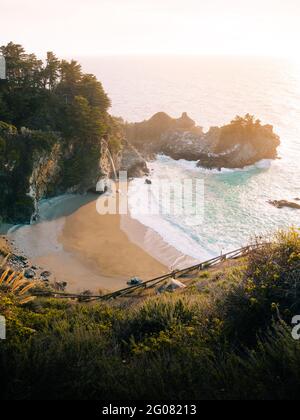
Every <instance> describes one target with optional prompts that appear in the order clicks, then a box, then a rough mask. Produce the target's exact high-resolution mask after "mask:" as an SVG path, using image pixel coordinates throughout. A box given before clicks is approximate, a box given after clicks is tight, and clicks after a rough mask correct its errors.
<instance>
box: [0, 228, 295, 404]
mask: <svg viewBox="0 0 300 420" xmlns="http://www.w3.org/2000/svg"><path fill="white" fill-rule="evenodd" d="M299 268H300V232H299V230H296V229H291V230H290V231H288V232H279V233H278V234H277V235H276V237H275V238H272V243H270V244H267V245H265V246H264V247H263V248H261V249H258V250H256V251H253V253H251V255H250V256H249V257H247V258H243V259H241V260H238V261H236V262H235V263H234V264H229V265H224V266H220V267H219V268H218V269H216V268H215V269H214V270H212V271H207V272H203V273H202V274H201V275H199V277H197V278H195V279H193V280H192V281H189V287H188V288H186V289H184V291H181V292H177V293H174V294H165V295H163V296H152V297H151V296H150V297H145V298H142V297H140V298H139V299H134V298H132V299H130V300H117V301H113V302H111V303H106V304H83V303H74V302H73V303H70V302H68V301H66V300H56V299H46V298H43V299H41V298H39V299H36V300H34V301H33V302H30V303H28V304H25V305H21V303H20V302H19V301H18V297H17V296H16V295H15V293H14V292H13V291H12V290H10V289H9V288H5V287H3V285H2V286H0V290H1V292H0V313H1V314H4V315H5V316H6V318H7V327H8V339H7V340H6V341H1V342H0V370H1V376H0V387H1V397H2V398H4V399H107V398H110V399H147V400H150V399H155V398H156V399H160V400H161V399H169V398H171V399H174V400H175V399H188V400H191V399H198V400H201V399H221V400H223V399H298V398H299V395H300V342H299V341H297V340H294V339H293V338H292V334H291V332H292V326H291V320H292V318H293V317H294V316H295V315H297V314H300V297H299V284H298V281H299Z"/></svg>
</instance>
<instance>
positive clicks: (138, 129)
mask: <svg viewBox="0 0 300 420" xmlns="http://www.w3.org/2000/svg"><path fill="white" fill-rule="evenodd" d="M125 131H126V135H127V139H128V140H129V141H130V142H131V143H132V144H133V145H134V146H135V147H136V148H137V149H138V150H139V151H140V152H141V153H142V154H143V155H144V156H146V157H147V158H151V157H153V156H155V155H157V154H165V155H168V156H170V157H171V158H173V159H176V160H179V159H185V160H189V161H197V162H198V166H203V167H205V168H209V169H213V168H218V169H221V168H243V167H245V166H247V165H252V164H254V163H256V162H258V161H260V160H263V159H275V158H276V157H277V147H278V146H279V144H280V140H279V137H278V136H277V135H276V134H275V133H274V131H273V127H272V126H271V125H262V124H261V123H260V121H258V120H255V119H254V117H252V116H250V115H246V116H245V117H244V118H241V117H236V119H235V120H233V121H232V122H231V123H230V124H228V125H225V126H223V127H212V128H210V130H209V131H208V132H207V133H204V132H203V129H202V128H201V127H197V126H196V123H195V122H194V121H193V120H192V119H191V118H189V117H188V115H187V114H186V113H184V114H182V116H181V118H178V119H173V118H171V117H169V116H168V115H167V114H164V113H158V114H155V115H154V116H153V117H152V118H151V119H150V120H148V121H144V122H141V123H135V124H127V125H126V127H125Z"/></svg>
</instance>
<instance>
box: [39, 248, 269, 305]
mask: <svg viewBox="0 0 300 420" xmlns="http://www.w3.org/2000/svg"><path fill="white" fill-rule="evenodd" d="M265 245H266V244H256V245H249V246H246V247H243V248H239V249H236V250H234V251H231V252H228V253H227V254H224V255H219V256H218V257H215V258H212V259H210V260H207V261H204V262H201V263H199V264H196V265H193V266H191V267H187V268H185V269H182V270H174V271H172V272H171V273H167V274H165V275H163V276H160V277H156V278H154V279H151V280H147V281H144V282H142V283H140V284H138V285H133V286H128V287H125V288H124V289H120V290H117V291H115V292H111V293H107V294H105V295H85V294H72V293H63V292H55V291H53V292H52V291H49V292H44V291H42V292H39V291H37V292H34V293H33V294H34V295H35V296H48V297H55V298H65V299H80V300H82V301H89V302H90V301H93V300H104V301H107V300H111V299H116V298H118V297H124V296H128V295H130V294H131V293H133V292H135V291H136V290H139V289H143V288H144V289H146V288H147V289H150V288H153V287H155V286H157V285H158V284H160V283H162V282H164V281H166V280H168V279H171V278H173V279H178V278H183V277H185V276H187V275H189V274H191V273H193V272H194V273H195V274H196V273H197V272H201V271H203V270H207V269H208V268H211V267H213V266H216V265H218V264H221V263H223V262H224V261H227V260H233V259H237V258H241V257H244V256H247V255H248V254H249V253H250V252H251V251H254V250H256V249H259V248H261V247H263V246H265Z"/></svg>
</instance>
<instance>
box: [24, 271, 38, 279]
mask: <svg viewBox="0 0 300 420" xmlns="http://www.w3.org/2000/svg"><path fill="white" fill-rule="evenodd" d="M24 276H25V277H26V278H27V279H33V278H34V277H35V272H34V271H33V270H31V269H29V270H26V271H25V273H24Z"/></svg>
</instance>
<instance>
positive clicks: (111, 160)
mask: <svg viewBox="0 0 300 420" xmlns="http://www.w3.org/2000/svg"><path fill="white" fill-rule="evenodd" d="M107 153H108V157H109V159H110V163H111V166H112V169H113V171H114V176H115V181H117V179H118V175H117V171H116V166H115V162H114V160H113V157H112V155H111V153H110V150H109V148H108V146H107Z"/></svg>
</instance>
